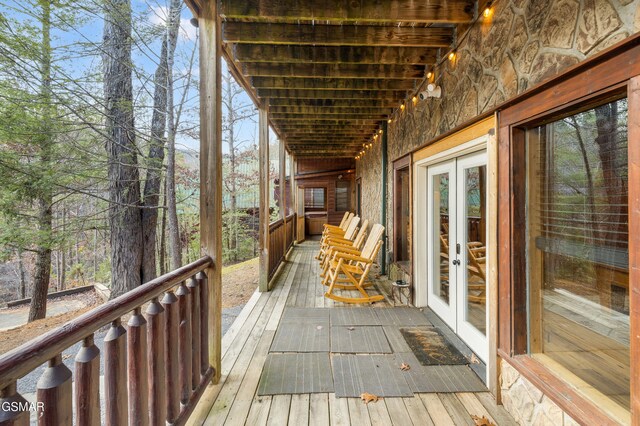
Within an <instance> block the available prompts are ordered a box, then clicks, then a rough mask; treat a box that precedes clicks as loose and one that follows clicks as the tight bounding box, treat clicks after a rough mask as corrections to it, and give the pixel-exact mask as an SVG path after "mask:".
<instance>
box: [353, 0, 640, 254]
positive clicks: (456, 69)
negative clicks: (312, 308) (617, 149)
mask: <svg viewBox="0 0 640 426" xmlns="http://www.w3.org/2000/svg"><path fill="white" fill-rule="evenodd" d="M638 31H640V0H497V1H495V2H494V9H493V15H492V17H491V19H489V20H485V19H484V18H481V19H480V20H479V21H478V22H477V23H476V24H475V25H474V26H473V27H472V28H471V30H470V31H469V32H468V33H467V34H466V35H464V33H463V34H459V35H458V37H459V39H460V40H461V43H460V45H459V46H458V49H457V58H456V60H455V61H452V62H451V61H448V60H445V61H444V62H443V63H442V64H441V65H440V66H439V67H437V68H436V69H435V70H434V73H435V82H436V83H437V84H438V85H440V86H441V87H442V98H441V99H429V100H427V101H422V102H418V103H417V104H416V105H413V104H412V103H411V102H409V105H408V107H407V108H406V109H405V110H404V111H403V112H402V113H399V112H396V114H395V116H394V121H393V122H392V123H391V124H390V125H389V138H388V159H389V165H388V169H387V170H388V175H389V176H388V181H387V182H388V187H387V191H386V194H388V196H387V218H388V221H387V224H386V227H387V231H388V235H392V226H393V211H392V208H391V205H392V204H391V203H392V199H391V195H390V194H391V193H392V192H391V190H392V187H393V182H392V179H391V178H392V175H393V169H392V167H391V162H392V161H393V160H395V159H397V158H399V157H401V156H403V155H405V154H407V153H409V152H411V151H412V150H414V149H415V148H417V147H419V146H420V145H422V144H424V143H426V142H428V141H430V140H432V139H433V138H435V137H437V136H438V135H440V134H442V133H445V132H447V131H449V130H451V129H452V128H454V127H456V126H458V125H460V124H462V123H464V122H466V121H468V120H471V119H472V118H473V117H475V116H477V115H479V114H481V113H483V112H486V111H489V110H491V109H493V108H495V107H496V106H497V105H499V104H500V103H502V102H504V101H505V100H508V99H510V98H512V97H514V96H515V95H517V94H519V93H522V92H523V91H525V90H526V89H527V88H529V87H531V86H533V85H535V84H537V83H540V82H542V81H544V80H546V79H548V78H549V77H551V76H553V75H556V74H558V73H560V72H561V71H563V70H564V69H566V68H567V67H569V66H571V65H574V64H576V63H578V62H580V61H582V60H584V59H586V58H588V57H589V56H592V55H594V54H596V53H597V52H599V51H601V50H603V49H605V48H607V47H609V46H611V45H613V44H615V43H617V42H619V41H621V40H623V39H624V38H626V37H628V36H630V35H632V34H633V33H635V32H638ZM381 158H382V153H381V152H380V142H376V143H375V144H374V146H373V148H372V149H369V150H368V151H367V153H366V155H365V156H364V157H363V158H362V159H361V160H359V161H358V162H357V175H358V176H359V177H361V178H362V207H363V216H364V218H367V219H369V220H370V221H373V222H374V223H377V222H379V221H380V218H381V202H382V201H381V199H382V197H383V196H384V194H383V191H382V188H381V185H382V183H381V182H382V179H381V177H380V173H381V171H382V166H381ZM389 250H393V241H392V239H391V238H390V239H389Z"/></svg>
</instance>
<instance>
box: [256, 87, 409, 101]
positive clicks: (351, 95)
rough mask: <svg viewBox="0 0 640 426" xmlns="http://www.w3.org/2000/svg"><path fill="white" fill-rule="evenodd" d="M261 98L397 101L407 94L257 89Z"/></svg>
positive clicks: (400, 91) (367, 91) (397, 92)
mask: <svg viewBox="0 0 640 426" xmlns="http://www.w3.org/2000/svg"><path fill="white" fill-rule="evenodd" d="M257 93H258V96H260V97H261V98H269V99H271V100H274V99H311V100H324V99H336V100H349V99H351V100H358V101H359V100H362V101H367V100H379V101H382V100H390V101H394V102H396V103H399V102H400V101H399V100H400V99H404V98H405V97H406V95H407V92H406V91H402V90H396V91H392V90H376V91H373V90H308V89H258V90H257Z"/></svg>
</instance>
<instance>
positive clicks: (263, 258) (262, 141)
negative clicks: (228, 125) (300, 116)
mask: <svg viewBox="0 0 640 426" xmlns="http://www.w3.org/2000/svg"><path fill="white" fill-rule="evenodd" d="M267 105H268V103H267V101H266V100H265V103H264V105H263V106H262V107H260V110H259V120H258V128H259V130H258V133H259V136H260V137H259V148H258V157H259V161H260V172H259V176H260V225H259V228H258V229H259V230H258V232H259V235H260V238H259V241H258V249H259V251H260V278H259V285H258V289H259V290H260V291H269V117H268V114H269V112H268V107H267Z"/></svg>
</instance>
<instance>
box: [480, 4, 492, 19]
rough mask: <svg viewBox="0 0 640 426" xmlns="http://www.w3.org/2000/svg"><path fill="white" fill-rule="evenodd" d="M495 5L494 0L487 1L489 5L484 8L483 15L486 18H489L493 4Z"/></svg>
mask: <svg viewBox="0 0 640 426" xmlns="http://www.w3.org/2000/svg"><path fill="white" fill-rule="evenodd" d="M492 5H493V2H491V1H490V2H489V3H487V5H486V6H485V8H484V12H482V15H484V17H485V18H488V17H490V16H491V6H492Z"/></svg>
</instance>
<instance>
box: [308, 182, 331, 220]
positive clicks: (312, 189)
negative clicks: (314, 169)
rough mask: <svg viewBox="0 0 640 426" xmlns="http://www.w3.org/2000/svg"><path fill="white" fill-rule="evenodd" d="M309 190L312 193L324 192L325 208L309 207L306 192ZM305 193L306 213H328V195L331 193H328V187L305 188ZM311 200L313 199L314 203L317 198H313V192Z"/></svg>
mask: <svg viewBox="0 0 640 426" xmlns="http://www.w3.org/2000/svg"><path fill="white" fill-rule="evenodd" d="M309 190H310V191H316V190H322V191H323V193H324V205H323V207H310V206H308V205H307V194H306V192H307V191H309ZM304 191H305V194H304V211H305V212H309V213H314V212H323V213H324V212H326V211H327V208H328V206H329V203H328V193H329V191H327V187H326V186H305V187H304ZM311 198H312V201H314V199H315V197H314V196H313V192H312V196H311ZM314 206H315V204H314Z"/></svg>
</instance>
